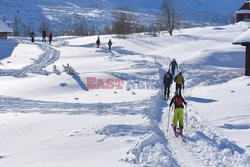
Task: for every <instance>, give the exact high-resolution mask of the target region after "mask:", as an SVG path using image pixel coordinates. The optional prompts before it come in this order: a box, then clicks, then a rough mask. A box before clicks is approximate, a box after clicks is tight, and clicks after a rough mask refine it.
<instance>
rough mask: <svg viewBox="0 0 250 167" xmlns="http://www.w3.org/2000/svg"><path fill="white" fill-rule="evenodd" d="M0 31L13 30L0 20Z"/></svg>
mask: <svg viewBox="0 0 250 167" xmlns="http://www.w3.org/2000/svg"><path fill="white" fill-rule="evenodd" d="M0 32H9V33H11V32H13V31H12V29H11V28H10V27H9V26H7V24H5V23H4V22H3V21H2V20H0Z"/></svg>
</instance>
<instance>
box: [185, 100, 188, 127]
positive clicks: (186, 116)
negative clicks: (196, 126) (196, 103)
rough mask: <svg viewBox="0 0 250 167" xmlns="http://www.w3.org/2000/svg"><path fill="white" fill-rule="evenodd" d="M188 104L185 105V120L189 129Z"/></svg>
mask: <svg viewBox="0 0 250 167" xmlns="http://www.w3.org/2000/svg"><path fill="white" fill-rule="evenodd" d="M187 105H188V104H186V106H185V122H186V129H187V127H188V113H187V111H188V110H187Z"/></svg>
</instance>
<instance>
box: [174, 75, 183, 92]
mask: <svg viewBox="0 0 250 167" xmlns="http://www.w3.org/2000/svg"><path fill="white" fill-rule="evenodd" d="M174 81H175V83H176V87H175V88H176V92H178V93H179V94H181V89H183V90H184V88H185V87H184V77H183V75H182V72H181V71H180V72H179V74H178V75H176V76H175V78H174Z"/></svg>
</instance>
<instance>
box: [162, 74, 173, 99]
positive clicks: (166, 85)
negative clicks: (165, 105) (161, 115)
mask: <svg viewBox="0 0 250 167" xmlns="http://www.w3.org/2000/svg"><path fill="white" fill-rule="evenodd" d="M172 83H173V75H172V74H171V72H170V70H168V72H167V73H166V74H165V75H164V78H163V84H164V97H166V94H167V99H168V98H169V94H170V87H171V85H172Z"/></svg>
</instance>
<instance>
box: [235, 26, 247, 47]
mask: <svg viewBox="0 0 250 167" xmlns="http://www.w3.org/2000/svg"><path fill="white" fill-rule="evenodd" d="M244 43H249V44H250V29H248V30H247V31H246V32H244V33H243V34H241V35H240V36H239V37H238V38H236V39H235V40H234V41H233V44H244Z"/></svg>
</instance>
